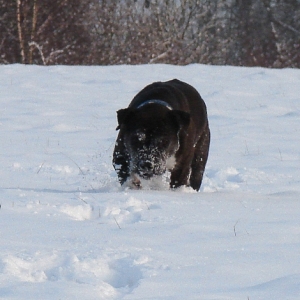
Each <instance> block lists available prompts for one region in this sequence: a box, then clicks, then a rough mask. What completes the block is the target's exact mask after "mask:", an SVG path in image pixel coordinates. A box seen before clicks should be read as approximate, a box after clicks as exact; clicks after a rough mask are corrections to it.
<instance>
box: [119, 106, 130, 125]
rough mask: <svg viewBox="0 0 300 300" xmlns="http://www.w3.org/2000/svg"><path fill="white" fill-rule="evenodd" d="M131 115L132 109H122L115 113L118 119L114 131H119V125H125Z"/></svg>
mask: <svg viewBox="0 0 300 300" xmlns="http://www.w3.org/2000/svg"><path fill="white" fill-rule="evenodd" d="M131 114H132V109H130V108H124V109H120V110H118V111H117V118H118V124H119V125H118V127H117V128H116V130H119V129H120V127H121V125H122V124H124V123H126V122H127V120H129V116H130V115H131Z"/></svg>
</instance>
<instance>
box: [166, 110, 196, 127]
mask: <svg viewBox="0 0 300 300" xmlns="http://www.w3.org/2000/svg"><path fill="white" fill-rule="evenodd" d="M169 115H170V116H171V118H172V119H173V121H174V122H175V123H176V124H177V126H178V127H179V129H181V128H187V127H188V126H189V125H190V120H191V115H190V114H189V113H187V112H185V111H181V110H170V111H169Z"/></svg>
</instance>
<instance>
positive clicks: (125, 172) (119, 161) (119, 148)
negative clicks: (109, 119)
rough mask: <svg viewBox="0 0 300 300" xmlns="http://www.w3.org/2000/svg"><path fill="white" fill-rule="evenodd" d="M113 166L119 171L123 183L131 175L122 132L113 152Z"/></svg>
mask: <svg viewBox="0 0 300 300" xmlns="http://www.w3.org/2000/svg"><path fill="white" fill-rule="evenodd" d="M113 166H114V168H115V170H116V172H117V175H118V178H119V181H120V183H121V185H123V184H124V183H125V182H126V181H127V179H128V177H129V175H130V174H129V155H128V153H127V151H126V148H125V145H124V142H123V139H122V137H121V134H119V136H118V138H117V141H116V145H115V149H114V153H113Z"/></svg>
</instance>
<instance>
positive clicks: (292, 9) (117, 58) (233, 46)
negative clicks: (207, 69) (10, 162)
mask: <svg viewBox="0 0 300 300" xmlns="http://www.w3.org/2000/svg"><path fill="white" fill-rule="evenodd" d="M0 63H1V64H11V63H23V64H38V65H57V64H65V65H116V64H147V63H167V64H176V65H186V64H190V63H201V64H214V65H235V66H262V67H270V68H285V67H292V68H299V67H300V1H299V0H194V1H191V0H173V1H172V0H166V1H161V0H135V1H134V0H120V1H108V0H13V1H12V0H9V1H8V0H0Z"/></svg>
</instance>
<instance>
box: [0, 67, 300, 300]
mask: <svg viewBox="0 0 300 300" xmlns="http://www.w3.org/2000/svg"><path fill="white" fill-rule="evenodd" d="M172 78H178V79H181V80H184V81H187V82H188V83H190V84H192V85H193V86H195V87H196V88H197V89H198V91H199V92H200V94H201V95H202V97H203V98H204V100H205V102H206V104H207V108H208V115H209V122H210V128H211V134H212V142H211V149H210V155H209V160H208V164H207V168H206V173H205V178H204V181H203V184H202V187H201V191H200V192H199V193H196V192H194V191H192V190H191V189H188V188H181V189H180V190H177V191H169V190H168V189H164V190H141V191H133V190H124V189H122V188H120V187H119V184H118V182H117V178H116V174H115V172H114V170H113V167H112V164H111V159H112V151H113V147H114V142H115V139H116V134H117V132H116V131H115V128H116V125H117V124H116V110H118V109H120V108H125V107H126V106H127V105H128V103H129V101H130V100H131V99H132V97H133V96H134V95H135V94H136V93H137V92H138V91H139V90H140V89H142V88H143V87H144V86H145V85H146V84H149V83H151V82H153V81H159V80H162V81H164V80H169V79H172ZM0 91H1V96H0V104H1V105H0V164H1V168H0V176H1V183H0V205H1V207H0V249H1V251H0V298H1V299H15V300H23V299H30V300H41V299H43V300H59V299H62V300H68V299H72V300H74V299H80V300H96V299H140V300H142V299H163V300H165V299H178V300H182V299H201V300H221V299H222V300H224V299H230V300H259V299H262V300H266V299H267V300H271V299H272V300H292V299H295V300H299V299H300V141H299V137H300V70H292V69H285V70H269V69H262V68H237V67H216V66H203V65H190V66H185V67H182V66H181V67H180V66H168V65H147V66H111V67H65V66H54V67H38V66H22V65H7V66H0Z"/></svg>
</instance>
